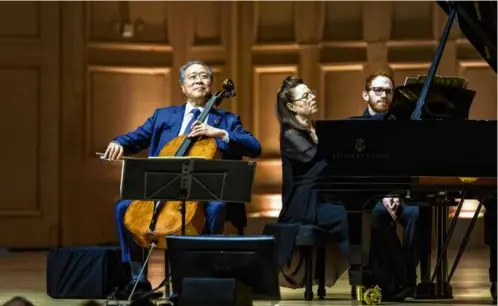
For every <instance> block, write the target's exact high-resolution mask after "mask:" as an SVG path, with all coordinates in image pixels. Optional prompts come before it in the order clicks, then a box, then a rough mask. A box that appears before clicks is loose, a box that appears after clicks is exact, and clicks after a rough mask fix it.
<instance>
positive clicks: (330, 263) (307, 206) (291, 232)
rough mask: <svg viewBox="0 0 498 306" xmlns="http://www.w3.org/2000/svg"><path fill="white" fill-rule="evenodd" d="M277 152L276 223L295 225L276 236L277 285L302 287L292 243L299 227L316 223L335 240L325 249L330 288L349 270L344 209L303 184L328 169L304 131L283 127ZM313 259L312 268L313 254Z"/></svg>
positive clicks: (299, 255) (301, 269)
mask: <svg viewBox="0 0 498 306" xmlns="http://www.w3.org/2000/svg"><path fill="white" fill-rule="evenodd" d="M280 150H281V158H282V175H283V178H282V210H281V212H280V216H279V218H278V222H279V223H287V224H289V225H291V224H293V225H295V226H292V225H291V226H289V227H286V228H285V230H284V231H282V232H281V233H279V235H278V236H277V249H278V257H279V264H280V268H281V273H280V285H281V286H285V287H290V288H300V287H303V286H304V263H303V262H304V261H303V257H302V256H303V254H302V253H301V252H300V250H299V249H297V248H295V247H294V242H295V238H296V235H297V233H298V231H299V225H301V224H315V225H318V226H321V227H322V228H323V229H325V230H327V231H329V232H331V233H333V234H334V235H333V236H334V237H335V239H334V240H333V241H331V242H330V245H329V246H328V247H327V250H326V254H327V255H326V256H327V258H326V267H327V269H326V272H325V285H326V286H328V287H330V286H332V285H334V284H335V282H336V281H337V279H338V278H339V277H340V276H341V274H342V273H344V272H345V271H346V270H347V269H348V267H349V264H348V260H347V259H348V257H349V241H348V223H347V213H346V210H345V209H344V207H343V206H342V205H341V204H340V203H334V202H332V201H330V200H325V199H322V198H321V197H320V195H319V194H318V192H317V191H316V190H314V189H313V188H312V187H311V186H310V185H306V184H304V185H303V184H302V183H303V182H306V181H310V180H313V179H314V178H316V176H317V175H318V174H320V173H321V172H322V171H323V170H324V169H325V168H326V167H327V163H326V161H325V160H324V159H321V158H320V157H319V156H318V154H317V144H316V143H315V142H314V141H313V139H312V138H311V136H310V135H309V134H308V133H307V132H306V131H301V130H298V129H294V128H292V127H288V126H282V128H281V134H280ZM313 257H314V260H313V265H315V257H316V253H315V255H314V256H313ZM314 270H315V269H314Z"/></svg>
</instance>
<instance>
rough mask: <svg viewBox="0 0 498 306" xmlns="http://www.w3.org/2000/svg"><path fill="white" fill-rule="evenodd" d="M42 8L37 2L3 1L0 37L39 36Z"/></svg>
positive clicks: (0, 5)
mask: <svg viewBox="0 0 498 306" xmlns="http://www.w3.org/2000/svg"><path fill="white" fill-rule="evenodd" d="M40 8H41V7H40V4H39V3H36V2H28V1H26V2H1V3H0V39H5V38H10V39H12V38H14V39H37V38H39V35H40V23H41V20H40V18H41V17H42V16H41V15H40V13H41V11H40Z"/></svg>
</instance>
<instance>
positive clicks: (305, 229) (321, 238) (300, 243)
mask: <svg viewBox="0 0 498 306" xmlns="http://www.w3.org/2000/svg"><path fill="white" fill-rule="evenodd" d="M295 226H299V232H298V234H297V236H296V240H295V244H294V245H295V247H298V248H301V250H302V251H303V254H304V265H305V266H304V269H305V270H304V271H305V292H304V300H306V301H311V300H313V287H312V286H313V258H312V255H313V248H315V247H318V252H317V267H318V268H317V278H318V291H317V295H318V299H320V300H323V299H325V295H326V291H325V250H326V245H327V242H328V241H330V240H331V239H334V238H333V237H331V235H330V234H329V233H328V232H326V231H324V230H323V229H321V228H320V227H318V226H316V225H297V224H285V223H269V224H267V225H266V226H265V229H264V231H263V233H264V234H265V235H272V236H275V237H276V239H277V240H278V237H279V236H280V235H281V232H282V231H283V230H285V229H288V228H290V227H295Z"/></svg>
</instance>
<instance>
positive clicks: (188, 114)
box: [178, 102, 230, 143]
mask: <svg viewBox="0 0 498 306" xmlns="http://www.w3.org/2000/svg"><path fill="white" fill-rule="evenodd" d="M194 108H197V109H198V110H199V111H200V113H199V116H200V115H201V113H202V111H203V110H204V107H201V106H194V105H192V104H190V103H189V102H187V104H186V105H185V114H183V121H182V126H181V127H180V132H179V133H178V136H180V135H183V133H184V131H185V129H186V128H187V125H188V123H189V122H190V120H191V119H192V118H193V117H194V114H193V113H192V110H193V109H194ZM208 119H209V114H208V115H207V116H206V120H204V123H205V124H207V122H208ZM224 132H225V136H224V137H223V139H222V140H223V141H224V142H227V143H228V142H229V141H230V138H229V137H228V133H227V132H226V131H224Z"/></svg>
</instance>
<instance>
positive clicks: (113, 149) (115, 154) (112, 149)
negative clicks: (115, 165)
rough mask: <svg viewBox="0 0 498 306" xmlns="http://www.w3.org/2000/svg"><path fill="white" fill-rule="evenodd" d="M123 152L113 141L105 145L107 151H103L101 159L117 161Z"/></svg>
mask: <svg viewBox="0 0 498 306" xmlns="http://www.w3.org/2000/svg"><path fill="white" fill-rule="evenodd" d="M123 152H124V149H123V146H122V145H120V144H119V143H117V142H114V141H113V142H110V143H109V145H107V149H106V150H105V153H104V155H103V156H102V159H107V160H119V159H121V157H122V156H123Z"/></svg>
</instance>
